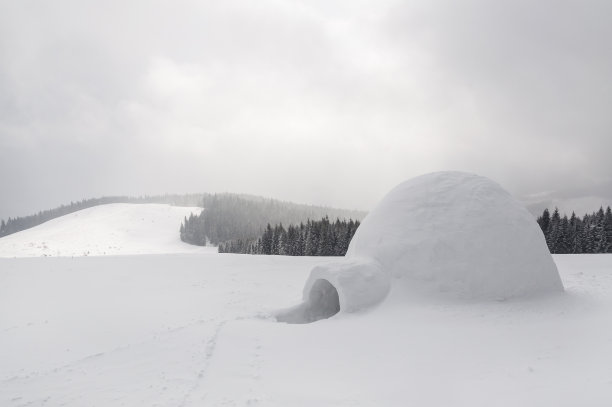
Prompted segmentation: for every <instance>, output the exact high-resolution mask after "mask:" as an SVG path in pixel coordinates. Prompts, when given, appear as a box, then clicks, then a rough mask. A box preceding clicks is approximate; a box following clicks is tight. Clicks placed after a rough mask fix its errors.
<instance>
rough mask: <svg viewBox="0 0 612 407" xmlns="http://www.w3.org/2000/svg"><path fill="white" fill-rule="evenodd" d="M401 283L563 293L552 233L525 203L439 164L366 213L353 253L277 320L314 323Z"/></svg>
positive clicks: (438, 290) (480, 292)
mask: <svg viewBox="0 0 612 407" xmlns="http://www.w3.org/2000/svg"><path fill="white" fill-rule="evenodd" d="M397 286H402V287H407V286H408V287H413V288H415V289H419V288H423V289H424V290H425V291H426V292H427V293H428V295H434V296H435V295H438V294H440V295H453V296H455V297H458V298H467V299H473V300H500V299H509V298H514V297H523V296H533V295H539V294H542V293H549V292H560V291H563V284H562V282H561V279H560V277H559V273H558V271H557V267H556V265H555V263H554V261H553V258H552V256H551V255H550V253H549V251H548V248H547V246H546V242H545V240H544V236H543V234H542V231H541V230H540V228H539V226H538V224H537V223H536V222H535V219H534V218H533V216H532V215H531V214H530V213H529V212H528V211H527V210H526V209H525V207H524V206H523V205H522V204H521V203H519V202H518V201H517V200H516V199H514V198H513V197H512V196H511V195H510V194H509V193H508V192H506V191H505V190H504V189H503V188H502V187H501V186H499V185H498V184H497V183H495V182H494V181H492V180H490V179H488V178H485V177H482V176H478V175H474V174H469V173H463V172H436V173H431V174H426V175H422V176H419V177H416V178H413V179H410V180H408V181H406V182H403V183H402V184H400V185H398V186H396V187H395V188H394V189H392V190H391V191H390V192H389V193H388V194H387V195H386V196H385V197H384V198H383V199H382V201H381V202H380V203H379V204H378V205H377V206H376V207H375V208H374V210H372V211H371V212H370V213H369V214H368V215H367V216H366V218H365V219H364V220H363V222H362V224H361V226H360V227H359V229H358V230H357V232H356V233H355V235H354V236H353V239H352V241H351V243H350V246H349V249H348V252H347V254H346V256H345V257H344V258H341V260H339V261H336V262H331V263H329V264H326V265H322V266H317V267H315V268H314V269H313V270H312V271H311V273H310V276H309V278H308V280H307V281H306V284H305V286H304V290H303V302H302V303H301V304H300V305H298V306H296V307H293V308H291V309H289V310H285V311H282V312H280V313H279V314H278V315H277V319H278V320H279V321H284V322H312V321H316V320H318V319H322V318H327V317H330V316H331V315H334V314H335V313H337V312H339V311H342V312H355V311H359V310H362V309H365V308H369V307H371V306H374V305H376V304H378V303H380V302H381V301H383V300H384V299H385V298H386V297H387V295H388V294H389V292H390V291H391V290H393V289H394V287H397ZM407 295H408V294H407Z"/></svg>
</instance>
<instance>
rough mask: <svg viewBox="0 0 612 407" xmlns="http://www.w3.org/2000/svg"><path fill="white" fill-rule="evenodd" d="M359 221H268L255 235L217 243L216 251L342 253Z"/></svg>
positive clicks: (288, 253) (301, 253) (333, 254)
mask: <svg viewBox="0 0 612 407" xmlns="http://www.w3.org/2000/svg"><path fill="white" fill-rule="evenodd" d="M358 227H359V221H353V220H352V219H350V220H348V221H347V220H342V221H341V220H340V219H336V221H335V222H333V223H332V222H330V221H329V218H328V217H327V216H326V217H324V218H323V219H321V220H319V221H311V220H307V221H306V223H300V224H299V225H289V227H288V228H287V229H285V228H284V227H283V225H282V224H278V225H275V226H274V227H272V226H270V224H268V225H267V226H266V229H265V231H264V232H263V234H262V235H261V236H260V237H259V238H257V239H251V240H243V239H237V240H230V241H227V242H224V243H220V244H219V253H245V254H278V255H286V256H344V255H345V254H346V251H347V249H348V246H349V243H350V242H351V239H352V238H353V235H354V234H355V231H356V230H357V228H358Z"/></svg>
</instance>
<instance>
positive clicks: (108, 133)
mask: <svg viewBox="0 0 612 407" xmlns="http://www.w3.org/2000/svg"><path fill="white" fill-rule="evenodd" d="M611 14H612V3H610V2H606V1H592V0H588V1H580V2H578V1H574V2H572V1H569V2H552V1H540V2H527V1H522V0H521V1H502V2H488V1H484V0H482V1H475V0H468V1H463V2H460V3H457V2H453V1H450V0H446V1H424V0H421V1H406V2H400V1H378V2H365V1H282V2H281V1H270V0H263V1H257V2H249V1H224V2H212V1H211V2H208V1H173V2H162V1H148V2H136V1H105V2H88V1H63V0H62V1H56V2H44V1H27V0H24V1H9V0H0V61H2V63H1V64H0V176H1V177H2V178H1V180H0V182H1V185H2V193H1V194H0V218H6V217H8V216H18V215H26V214H29V213H30V212H33V211H38V210H41V209H47V208H49V207H53V206H57V205H59V204H62V203H67V202H70V201H71V200H79V199H82V198H89V197H95V196H102V195H140V194H157V193H164V192H200V191H206V192H224V191H230V192H244V193H251V194H257V195H263V196H270V197H276V198H280V199H284V200H292V201H296V202H303V203H313V204H323V205H332V206H337V207H346V208H355V209H370V208H371V207H372V206H373V205H374V204H375V203H376V202H377V201H378V199H380V197H381V196H382V195H383V194H384V193H385V192H386V191H387V190H388V189H389V188H391V187H392V186H394V185H395V184H397V183H398V182H401V181H402V180H404V179H406V178H409V177H412V176H415V175H419V174H422V173H425V172H430V171H436V170H446V169H456V170H465V171H470V172H476V173H479V174H482V175H485V176H489V177H491V178H493V179H495V180H496V181H498V182H500V183H501V184H502V185H503V186H504V187H506V188H507V189H509V190H510V191H511V192H512V193H513V194H515V195H516V196H518V197H520V198H521V199H525V201H526V202H532V201H534V200H537V199H539V198H538V197H542V199H543V200H546V201H547V202H554V201H555V200H562V199H566V200H567V199H573V200H574V201H576V200H579V199H582V198H585V197H595V198H594V199H595V200H598V199H599V200H601V201H602V202H606V200H609V203H612V199H611V196H612V191H611V190H610V185H612V184H611V182H612V177H611V176H610V174H612V160H610V158H609V155H610V149H611V147H612V135H611V132H610V130H611V129H612V115H610V108H611V107H612V97H611V95H612V81H611V80H610V72H612V53H611V52H610V49H612V24H610V23H609V16H610V15H611ZM593 209H596V208H593Z"/></svg>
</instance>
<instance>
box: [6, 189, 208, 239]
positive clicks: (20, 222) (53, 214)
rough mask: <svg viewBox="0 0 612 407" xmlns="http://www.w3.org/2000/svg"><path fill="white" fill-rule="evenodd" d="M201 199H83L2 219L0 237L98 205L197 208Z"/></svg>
mask: <svg viewBox="0 0 612 407" xmlns="http://www.w3.org/2000/svg"><path fill="white" fill-rule="evenodd" d="M203 199H205V194H181V195H179V194H165V195H154V196H148V195H145V196H140V197H129V196H105V197H101V198H92V199H83V200H81V201H77V202H70V204H68V205H61V206H59V207H57V208H53V209H49V210H46V211H40V212H38V213H36V214H33V215H28V216H21V217H15V218H10V217H9V218H8V220H6V221H5V220H4V219H2V220H1V221H0V237H3V236H7V235H10V234H12V233H16V232H20V231H22V230H26V229H29V228H32V227H34V226H38V225H40V224H41V223H44V222H47V221H49V220H51V219H55V218H59V217H60V216H64V215H68V214H71V213H73V212H76V211H80V210H82V209H87V208H91V207H94V206H98V205H105V204H111V203H165V204H170V205H175V206H199V205H200V204H201V203H202V201H203Z"/></svg>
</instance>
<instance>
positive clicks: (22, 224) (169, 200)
mask: <svg viewBox="0 0 612 407" xmlns="http://www.w3.org/2000/svg"><path fill="white" fill-rule="evenodd" d="M235 200H238V201H241V202H253V203H254V204H255V205H256V206H260V205H263V206H265V207H267V208H277V209H279V208H283V211H284V212H287V211H288V212H290V213H291V214H292V215H291V216H290V217H289V218H287V217H286V216H283V217H281V218H280V221H281V222H285V223H287V221H288V220H293V219H297V220H301V219H304V220H306V218H308V217H310V218H316V217H322V215H324V214H327V215H328V216H329V217H330V218H336V217H340V218H346V219H348V218H352V219H355V220H360V219H363V217H364V216H365V215H366V212H365V211H359V210H347V209H338V208H331V207H325V206H317V205H308V204H298V203H293V202H288V201H281V200H278V199H273V198H265V197H262V196H257V195H250V194H242V193H229V192H224V193H215V194H213V193H189V194H163V195H144V196H139V197H130V196H106V197H100V198H91V199H83V200H81V201H78V202H70V204H68V205H61V206H59V207H57V208H53V209H48V210H44V211H40V212H38V213H36V214H33V215H28V216H22V217H14V218H11V217H9V218H8V219H7V220H6V221H5V220H2V221H0V238H1V237H3V236H8V235H11V234H13V233H16V232H20V231H22V230H26V229H30V228H32V227H34V226H38V225H40V224H43V223H45V222H47V221H49V220H52V219H55V218H58V217H60V216H64V215H68V214H71V213H74V212H77V211H80V210H83V209H87V208H91V207H94V206H98V205H106V204H113V203H134V204H143V203H157V204H168V205H172V206H182V207H201V208H205V207H210V206H215V207H216V205H215V204H218V203H220V202H229V201H235ZM275 220H276V217H274V216H272V217H271V221H275ZM247 223H249V222H247ZM179 226H180V223H179V224H177V225H176V228H177V233H178V230H179ZM264 226H265V224H264ZM260 229H261V228H257V232H256V234H259V232H260V231H261V230H260ZM249 236H250V235H249ZM215 237H216V234H215ZM214 240H215V243H218V242H219V241H223V240H226V239H223V238H222V239H217V238H215V239H214ZM190 243H194V244H199V243H196V242H190Z"/></svg>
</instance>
